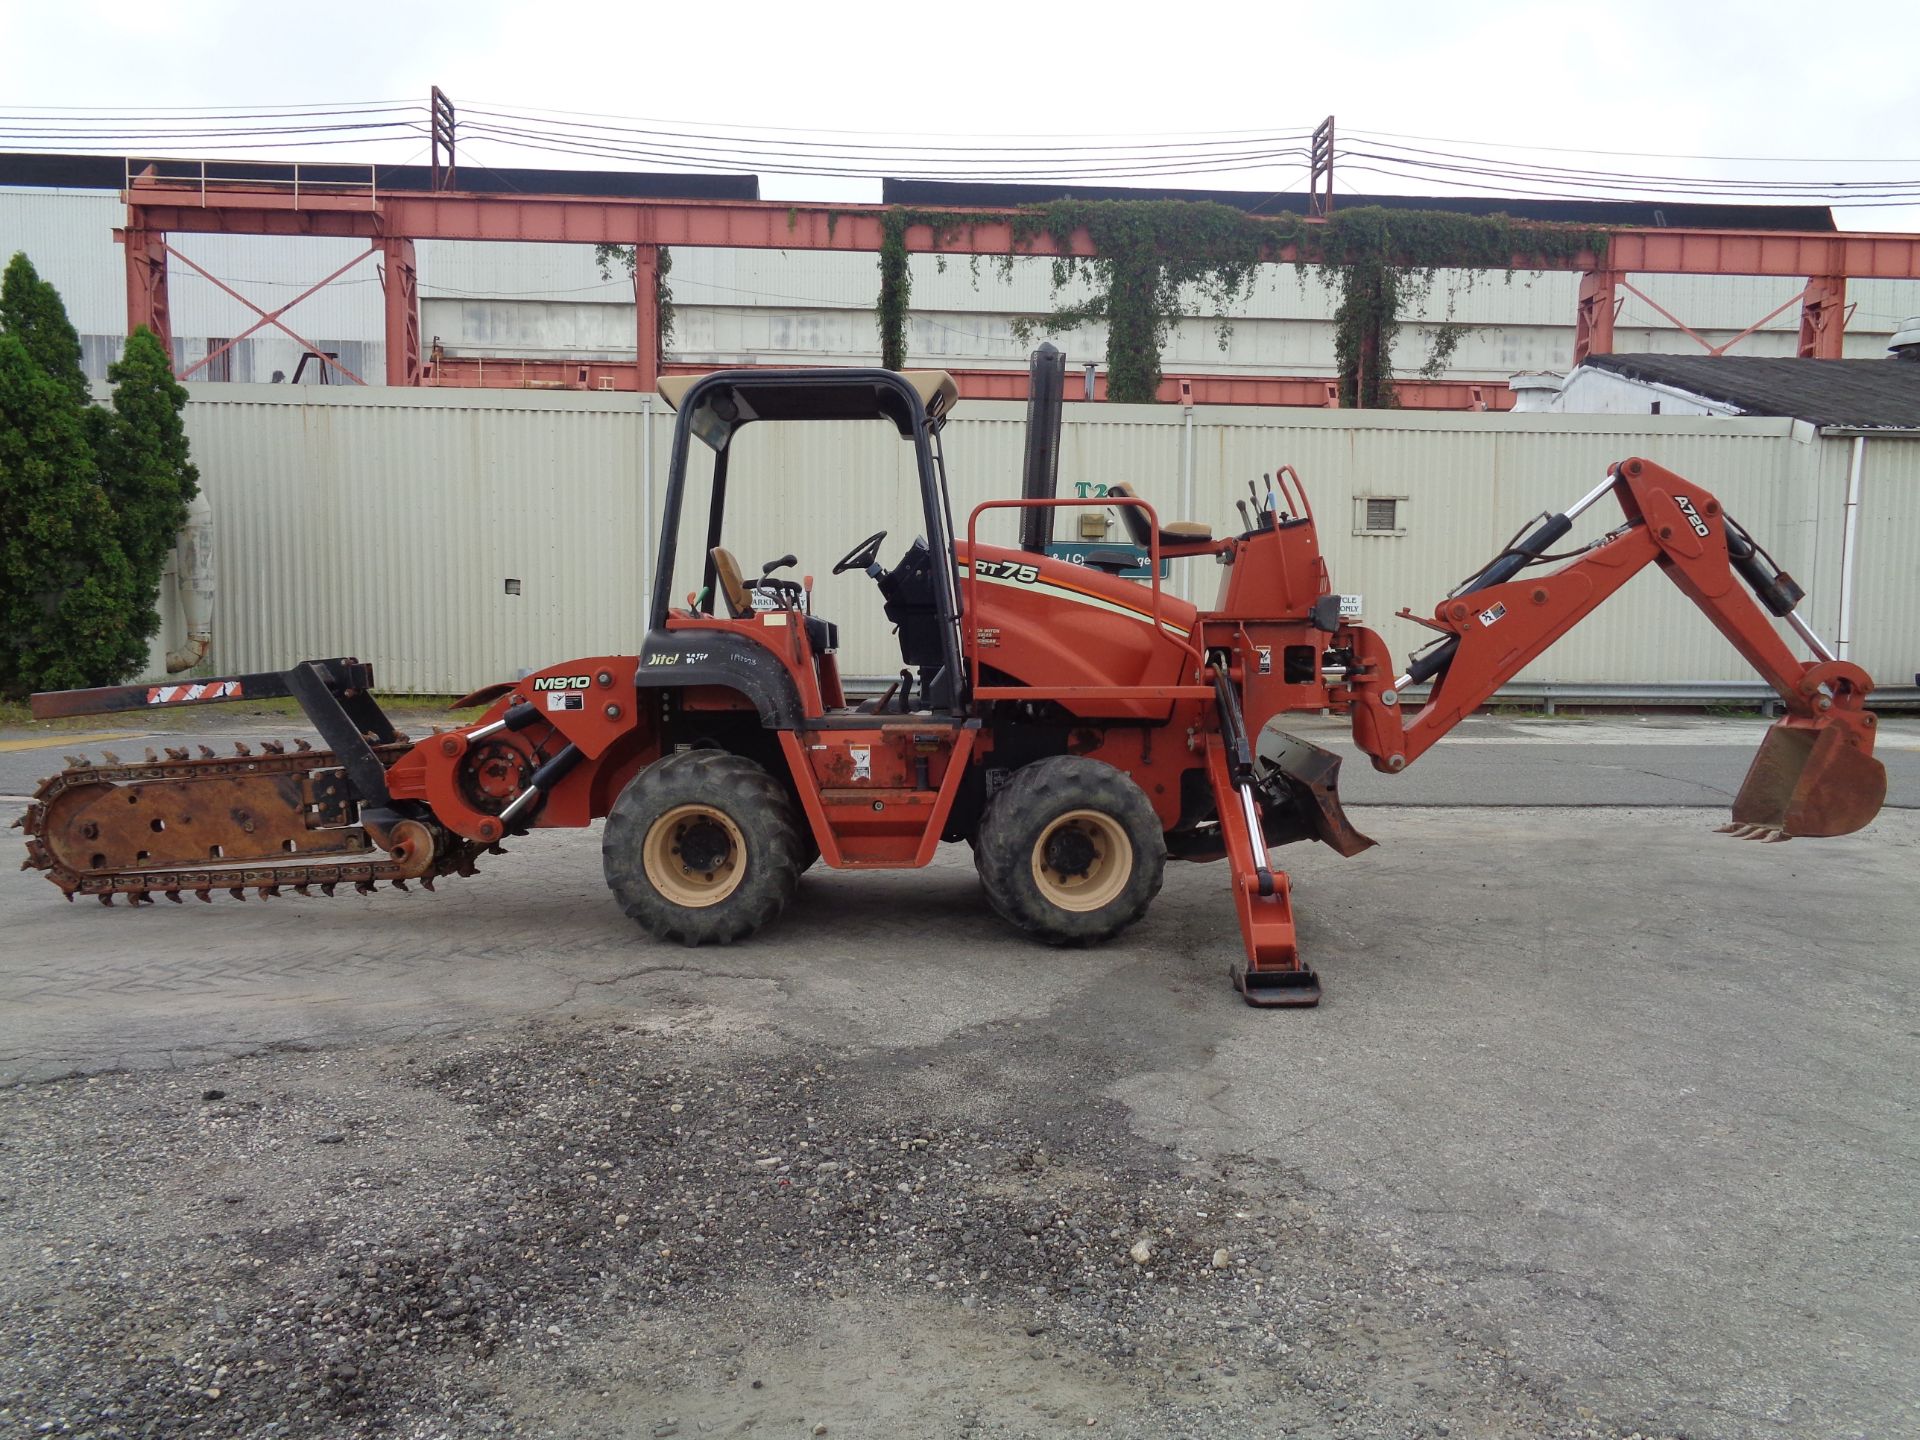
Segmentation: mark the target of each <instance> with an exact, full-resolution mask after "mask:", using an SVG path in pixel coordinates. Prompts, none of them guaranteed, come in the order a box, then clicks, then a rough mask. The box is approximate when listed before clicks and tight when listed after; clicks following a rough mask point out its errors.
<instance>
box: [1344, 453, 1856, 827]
mask: <svg viewBox="0 0 1920 1440" xmlns="http://www.w3.org/2000/svg"><path fill="white" fill-rule="evenodd" d="M1609 492H1611V493H1612V494H1614V495H1615V496H1616V497H1617V498H1618V499H1619V501H1620V506H1621V509H1622V510H1624V511H1625V512H1626V520H1625V523H1624V524H1622V525H1621V526H1620V527H1619V528H1618V529H1616V530H1614V531H1613V532H1611V533H1610V534H1608V535H1607V536H1605V537H1604V538H1603V539H1601V540H1599V541H1597V542H1596V543H1595V544H1593V545H1592V546H1590V547H1588V548H1587V549H1585V550H1584V551H1582V552H1581V553H1579V554H1578V555H1577V556H1575V557H1574V558H1573V559H1571V560H1569V561H1568V562H1567V563H1565V564H1563V565H1561V566H1560V567H1559V568H1558V569H1556V570H1552V571H1549V572H1547V573H1539V574H1535V573H1529V572H1530V570H1531V568H1532V567H1533V566H1534V565H1535V564H1537V563H1538V560H1539V558H1540V557H1541V556H1542V555H1543V554H1544V553H1545V552H1546V550H1547V549H1548V547H1550V546H1551V545H1552V544H1553V543H1554V542H1555V541H1557V540H1558V539H1560V538H1561V537H1562V536H1564V535H1565V534H1566V533H1567V531H1568V530H1569V529H1571V528H1572V523H1573V521H1574V520H1575V519H1577V518H1578V517H1579V515H1580V514H1581V512H1583V511H1584V510H1586V509H1587V508H1589V507H1590V506H1591V505H1593V504H1594V503H1595V502H1596V501H1598V500H1599V499H1600V498H1601V497H1602V496H1604V495H1606V494H1608V493H1609ZM1649 564H1657V565H1658V566H1660V568H1661V569H1662V570H1664V571H1665V572H1666V574H1667V576H1668V577H1669V578H1670V579H1671V580H1672V581H1673V582H1674V584H1676V585H1678V586H1679V587H1680V589H1681V590H1682V591H1683V592H1684V593H1685V594H1686V595H1687V597H1688V598H1689V599H1691V600H1692V601H1693V602H1694V604H1696V605H1698V606H1699V607H1700V608H1701V609H1702V610H1704V611H1705V612H1706V614H1707V618H1708V619H1710V620H1712V621H1713V623H1714V625H1715V627H1716V628H1718V629H1719V631H1720V633H1721V634H1723V635H1725V636H1726V637H1727V639H1728V640H1729V641H1731V642H1732V643H1733V646H1734V648H1735V649H1737V650H1738V651H1739V652H1740V653H1741V654H1742V655H1744V656H1745V657H1746V659H1747V661H1748V663H1749V664H1751V665H1752V666H1753V667H1754V669H1755V670H1757V671H1759V673H1760V674H1761V675H1762V676H1764V677H1765V678H1766V680H1767V682H1768V683H1769V684H1771V685H1772V686H1773V688H1774V689H1775V690H1776V691H1778V692H1779V695H1780V698H1781V700H1782V701H1783V702H1784V703H1785V706H1786V710H1787V713H1786V715H1785V717H1784V718H1783V719H1782V720H1781V721H1780V722H1779V723H1778V724H1777V725H1775V726H1774V728H1773V730H1772V731H1770V732H1769V734H1768V737H1767V741H1766V743H1765V744H1764V745H1763V746H1762V747H1761V751H1760V754H1759V756H1758V757H1756V759H1755V761H1754V765H1753V769H1752V770H1751V771H1749V773H1748V776H1747V782H1746V784H1745V786H1743V787H1742V789H1741V792H1740V796H1739V798H1738V799H1737V800H1736V801H1735V803H1734V811H1733V819H1734V822H1735V827H1737V828H1742V829H1745V830H1746V831H1747V832H1748V833H1754V834H1758V833H1759V832H1761V831H1764V832H1766V833H1765V837H1764V838H1769V839H1786V838H1790V837H1791V836H1794V835H1845V834H1848V833H1850V832H1852V831H1854V830H1858V829H1859V828H1861V827H1862V826H1863V825H1865V824H1867V823H1868V822H1869V821H1870V820H1872V819H1873V817H1874V815H1875V814H1877V813H1878V812H1879V809H1880V805H1881V802H1882V801H1883V800H1884V799H1885V798H1886V771H1885V769H1884V768H1883V767H1882V766H1881V765H1880V763H1879V762H1878V761H1877V760H1875V759H1874V758H1873V737H1874V725H1875V719H1874V715H1873V713H1872V712H1871V711H1869V710H1867V709H1865V708H1864V704H1865V700H1866V696H1867V694H1868V692H1869V691H1871V690H1872V689H1873V681H1872V679H1871V678H1869V676H1868V675H1867V673H1866V671H1864V670H1862V669H1861V668H1860V667H1859V666H1857V665H1852V664H1849V663H1847V662H1846V661H1844V660H1839V659H1836V658H1835V657H1834V655H1833V653H1832V652H1831V651H1830V650H1829V649H1828V648H1827V647H1826V645H1825V644H1823V643H1822V642H1821V640H1820V637H1819V636H1818V635H1816V634H1815V633H1814V632H1813V631H1812V629H1811V628H1809V627H1808V625H1807V624H1806V622H1805V621H1804V620H1802V619H1801V618H1800V617H1799V616H1798V615H1797V614H1795V613H1794V606H1795V605H1796V604H1797V603H1798V601H1799V600H1800V598H1801V593H1802V592H1801V590H1800V587H1799V586H1798V585H1796V584H1795V583H1794V582H1793V579H1792V577H1791V576H1789V575H1787V574H1786V573H1785V572H1784V571H1781V570H1778V569H1777V568H1775V567H1774V566H1773V565H1772V564H1771V562H1770V559H1769V557H1767V555H1766V552H1765V551H1764V550H1762V549H1760V547H1759V546H1758V545H1756V544H1755V543H1754V542H1753V540H1752V539H1751V537H1749V536H1748V535H1747V534H1746V532H1745V531H1743V530H1742V529H1741V528H1740V526H1739V524H1738V523H1737V522H1735V521H1733V520H1732V519H1731V518H1730V517H1729V516H1728V515H1727V514H1726V513H1725V511H1724V510H1723V509H1722V508H1721V505H1720V502H1719V501H1718V500H1716V499H1715V498H1714V497H1713V496H1712V495H1710V494H1709V493H1707V491H1705V490H1704V489H1702V488H1701V487H1700V486H1698V485H1695V484H1693V483H1692V482H1690V481H1687V480H1684V479H1682V478H1681V477H1680V476H1678V475H1675V474H1674V473H1673V472H1672V471H1670V470H1664V469H1662V468H1661V467H1660V466H1658V465H1655V464H1653V463H1651V462H1650V461H1646V460H1627V461H1623V462H1622V463H1620V464H1619V465H1616V466H1615V467H1614V468H1613V469H1612V471H1611V472H1609V474H1608V476H1607V479H1606V482H1605V483H1604V484H1602V485H1600V486H1599V487H1597V488H1596V489H1595V490H1594V491H1592V492H1591V493H1590V494H1588V495H1587V496H1586V497H1584V498H1583V499H1582V500H1581V501H1580V502H1579V504H1577V505H1575V506H1573V507H1572V508H1571V509H1569V510H1568V511H1566V512H1565V513H1564V514H1560V515H1554V516H1551V517H1549V518H1548V519H1546V520H1545V521H1543V522H1542V523H1541V525H1540V526H1539V527H1538V528H1537V529H1536V530H1535V531H1534V532H1533V533H1532V534H1530V535H1528V536H1527V537H1526V538H1525V539H1524V540H1521V541H1519V542H1517V543H1516V544H1515V545H1514V546H1512V547H1510V548H1509V549H1507V550H1506V551H1503V552H1502V553H1501V554H1500V555H1499V556H1498V557H1496V558H1495V559H1494V560H1493V561H1492V562H1491V563H1490V564H1489V565H1488V566H1486V567H1485V568H1484V569H1483V570H1481V571H1480V572H1479V574H1477V575H1476V576H1475V577H1474V578H1473V579H1472V580H1470V581H1468V582H1467V583H1466V584H1464V585H1463V586H1461V587H1460V589H1458V590H1457V591H1455V592H1454V593H1453V594H1452V595H1451V596H1449V597H1448V598H1447V599H1445V600H1443V601H1442V602H1441V603H1440V605H1439V607H1438V608H1437V609H1436V610H1435V611H1434V615H1433V621H1432V622H1431V623H1432V625H1433V627H1434V628H1435V629H1437V630H1439V631H1441V632H1442V633H1443V636H1444V638H1443V639H1441V640H1440V641H1438V642H1437V643H1436V644H1435V645H1434V646H1432V647H1431V648H1430V649H1428V650H1427V651H1426V652H1425V653H1423V654H1422V655H1420V656H1419V657H1416V659H1415V660H1414V661H1413V662H1412V663H1411V664H1410V665H1409V666H1408V669H1407V671H1406V672H1405V673H1404V674H1402V675H1400V676H1398V677H1397V678H1389V677H1392V676H1393V671H1392V668H1391V658H1390V656H1389V655H1388V652H1387V649H1386V644H1385V642H1384V641H1382V640H1381V639H1380V637H1379V636H1378V635H1376V634H1374V633H1373V632H1372V631H1370V630H1365V629H1360V628H1358V627H1356V628H1354V630H1353V631H1352V634H1351V640H1352V643H1353V651H1354V658H1355V662H1356V663H1355V665H1354V667H1353V670H1352V672H1351V673H1350V674H1349V675H1348V677H1347V687H1348V689H1349V692H1350V694H1349V699H1350V701H1351V705H1352V719H1353V734H1354V740H1355V743H1357V744H1358V745H1359V746H1360V748H1361V749H1362V750H1364V751H1366V752H1367V754H1369V755H1370V756H1372V757H1373V764H1374V768H1375V769H1378V770H1384V771H1388V772H1398V771H1400V770H1402V769H1404V768H1405V767H1406V766H1407V765H1409V764H1411V763H1412V762H1413V761H1414V760H1416V759H1418V758H1419V757H1420V756H1421V755H1422V754H1423V753H1425V751H1426V750H1427V748H1428V747H1429V746H1431V745H1432V744H1433V743H1434V742H1435V741H1436V740H1438V739H1439V738H1440V737H1441V736H1443V735H1445V734H1446V733H1447V732H1448V731H1449V730H1451V729H1452V728H1453V727H1454V726H1455V725H1457V724H1459V723H1460V721H1461V720H1463V719H1465V718H1466V717H1467V716H1468V715H1470V714H1472V713H1473V712H1474V710H1476V709H1477V708H1478V707H1479V706H1481V705H1483V704H1485V703H1486V702H1487V701H1488V700H1489V699H1490V698H1491V697H1492V696H1493V694H1494V692H1495V691H1496V690H1498V689H1499V688H1500V687H1501V686H1502V685H1504V684H1505V683H1506V682H1507V681H1508V680H1511V679H1512V678H1513V677H1514V676H1515V675H1516V674H1518V673H1519V671H1520V670H1521V669H1522V668H1523V667H1524V666H1526V665H1527V664H1528V663H1529V662H1531V661H1532V660H1533V659H1534V658H1535V657H1536V656H1538V655H1539V654H1540V653H1541V652H1542V651H1544V650H1545V649H1546V648H1547V647H1548V646H1549V645H1551V644H1553V642H1554V641H1556V640H1558V639H1559V638H1560V637H1561V636H1562V635H1564V634H1566V633H1567V631H1569V630H1571V629H1572V628H1573V627H1574V626H1575V625H1577V624H1579V623H1580V621H1581V620H1583V619H1585V618H1586V616H1587V615H1588V614H1590V613H1591V612H1592V611H1593V610H1594V609H1596V608H1597V607H1598V606H1599V605H1600V604H1601V603H1602V602H1604V601H1605V600H1606V599H1607V597H1608V596H1610V595H1612V594H1613V593H1614V592H1615V591H1616V590H1618V589H1619V588H1620V587H1621V586H1622V585H1624V584H1626V582H1627V581H1628V580H1630V579H1632V578H1633V576H1634V575H1635V574H1637V573H1638V572H1639V571H1640V570H1642V569H1644V568H1645V567H1646V566H1647V565H1649ZM1743 582H1744V583H1743ZM1769 612H1770V613H1771V614H1772V615H1774V616H1778V617H1780V618H1782V619H1784V620H1786V621H1787V623H1788V624H1789V625H1791V626H1792V627H1793V628H1794V630H1795V631H1796V632H1797V633H1798V634H1799V635H1800V637H1801V638H1802V639H1803V640H1804V641H1805V642H1806V643H1807V645H1808V647H1809V648H1810V649H1812V651H1813V652H1814V654H1815V655H1816V656H1817V657H1818V658H1817V659H1815V660H1811V661H1804V660H1798V659H1796V658H1795V657H1794V655H1793V652H1792V651H1791V650H1790V649H1789V648H1788V647H1787V644H1786V642H1785V641H1784V640H1782V639H1781V637H1780V635H1779V632H1778V631H1776V630H1775V629H1774V627H1773V624H1772V622H1771V620H1770V619H1769ZM1428 679H1431V680H1432V682H1433V689H1432V693H1431V694H1430V696H1429V697H1428V700H1427V703H1426V704H1425V705H1423V706H1422V707H1421V708H1420V709H1419V711H1418V712H1417V713H1416V714H1414V715H1413V716H1412V718H1411V719H1407V718H1405V717H1404V716H1403V715H1402V707H1401V704H1400V700H1401V695H1402V692H1403V691H1404V690H1405V688H1406V686H1407V685H1409V684H1411V683H1416V682H1420V681H1424V680H1428Z"/></svg>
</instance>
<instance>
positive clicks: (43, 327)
mask: <svg viewBox="0 0 1920 1440" xmlns="http://www.w3.org/2000/svg"><path fill="white" fill-rule="evenodd" d="M0 330H5V331H6V332H7V333H8V334H9V335H13V336H15V337H17V338H18V339H19V341H20V343H21V344H22V345H24V346H26V347H27V354H29V355H31V356H32V357H33V361H34V363H35V364H36V365H38V366H39V367H40V368H41V369H42V370H44V371H45V372H46V373H47V374H48V375H49V376H50V377H52V379H53V380H55V381H56V382H57V383H58V384H59V385H61V386H62V387H63V388H64V389H65V390H66V391H67V393H68V395H69V397H70V398H71V399H72V401H73V403H74V404H75V405H91V404H92V403H93V394H92V392H91V391H90V390H89V389H88V388H87V374H86V371H85V370H83V369H81V367H80V337H79V336H78V335H77V334H75V333H74V329H73V322H72V321H71V320H69V319H68V318H67V307H66V306H65V305H63V304H62V303H61V302H60V292H59V291H58V290H56V289H54V288H53V286H52V285H50V284H48V283H47V282H46V281H45V280H42V279H41V278H40V272H39V271H37V270H35V269H34V268H33V262H32V261H31V260H29V259H27V256H26V252H25V251H20V252H18V253H16V254H15V255H14V257H13V259H12V260H11V261H9V262H8V263H7V269H6V274H5V276H4V277H0Z"/></svg>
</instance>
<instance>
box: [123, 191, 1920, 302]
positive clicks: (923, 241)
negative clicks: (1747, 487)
mask: <svg viewBox="0 0 1920 1440" xmlns="http://www.w3.org/2000/svg"><path fill="white" fill-rule="evenodd" d="M123 198H124V199H125V201H126V203H127V206H128V209H129V212H130V216H129V223H130V225H131V226H133V227H134V228H145V229H149V230H158V231H179V232H198V233H214V234H229V235H346V236H364V237H366V238H368V239H374V238H378V237H381V236H384V235H404V236H407V237H408V238H410V239H414V240H531V241H546V242H552V243H556V244H574V245H594V244H600V243H609V244H618V245H635V244H656V245H690V246H719V247H725V248H731V249H746V250H848V251H876V250H878V249H879V248H880V240H881V220H882V217H883V216H884V215H885V213H886V210H887V207H885V206H880V205H847V206H822V205H782V204H779V203H778V202H774V201H764V200H709V201H694V200H646V199H625V198H618V197H615V198H608V197H592V196H569V195H494V194H487V195H479V194H465V193H460V192H457V191H448V192H443V193H439V194H434V193H431V192H428V191H395V192H392V193H389V194H384V195H377V196H373V197H371V199H369V197H368V196H366V195H363V194H360V193H357V192H355V193H340V194H318V195H316V194H313V193H311V192H304V193H301V194H299V195H295V193H294V192H293V191H292V190H291V189H290V188H273V187H267V186H258V185H231V186H226V187H223V188H220V189H210V190H207V191H205V192H204V193H203V192H202V191H201V190H200V189H199V187H197V186H195V185H190V184H182V183H173V182H168V181H165V180H144V181H137V182H136V183H135V184H134V186H133V187H132V188H131V189H129V190H127V191H125V192H124V193H123ZM952 213H953V214H954V215H956V216H966V217H971V218H968V219H965V220H962V221H960V222H959V223H957V224H956V225H954V226H949V227H943V229H942V231H941V233H940V234H938V235H936V234H935V233H934V231H933V227H931V226H928V225H915V226H910V227H909V228H908V230H907V235H906V243H907V248H908V249H909V250H915V251H922V252H929V253H931V252H939V253H942V254H951V255H1006V254H1032V255H1056V254H1072V255H1083V256H1084V255H1092V254H1094V253H1096V252H1095V251H1094V248H1093V244H1092V241H1091V239H1090V238H1089V237H1088V235H1087V233H1086V232H1085V231H1084V230H1081V231H1075V232H1074V233H1073V234H1071V235H1069V236H1067V237H1065V240H1064V242H1062V241H1060V240H1059V239H1058V238H1056V237H1052V236H1044V235H1043V236H1038V237H1034V238H1033V239H1031V240H1030V241H1023V242H1021V243H1020V244H1017V245H1016V244H1015V242H1014V234H1013V230H1014V224H1013V222H1014V218H1015V216H1016V215H1017V214H1019V213H1020V212H1018V211H1014V210H1008V209H1001V208H985V207H974V208H970V209H956V210H955V211H953V212H952ZM1316 223H1318V222H1315V221H1311V220H1310V221H1308V222H1307V224H1308V226H1309V227H1311V226H1313V225H1314V224H1316ZM1316 258H1318V257H1317V252H1316V251H1315V248H1314V246H1313V245H1312V242H1311V240H1308V241H1307V242H1306V243H1304V244H1300V245H1296V244H1294V243H1292V242H1291V241H1287V242H1282V243H1276V244H1275V245H1274V246H1273V247H1272V248H1271V249H1270V250H1269V252H1268V259H1269V260H1273V261H1292V260H1300V259H1305V260H1308V261H1312V260H1314V259H1316ZM1512 260H1513V266H1514V268H1518V269H1540V270H1576V271H1590V270H1600V269H1602V268H1603V267H1604V268H1605V269H1607V270H1613V271H1625V272H1630V273H1642V274H1666V275H1782V276H1794V277H1804V276H1807V275H1851V276H1857V277H1861V278H1877V279H1900V280H1913V279H1920V235H1906V234H1894V233H1888V234H1877V233H1876V234H1863V233H1847V232H1837V233H1821V232H1812V231H1808V232H1798V231H1757V230H1702V229H1691V230H1671V229H1670V230H1641V229H1616V230H1613V231H1610V232H1609V243H1608V247H1607V252H1606V256H1605V258H1604V261H1603V260H1602V257H1600V256H1598V255H1594V254H1592V253H1586V252H1582V253H1576V254H1573V255H1567V256H1559V257H1548V256H1540V255H1515V256H1514V257H1512Z"/></svg>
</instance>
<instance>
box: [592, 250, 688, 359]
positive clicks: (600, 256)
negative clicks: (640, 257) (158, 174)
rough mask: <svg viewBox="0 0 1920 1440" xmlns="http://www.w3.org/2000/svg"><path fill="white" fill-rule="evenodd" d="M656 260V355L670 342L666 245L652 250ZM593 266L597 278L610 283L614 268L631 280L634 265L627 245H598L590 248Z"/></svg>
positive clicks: (670, 289)
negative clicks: (598, 269) (594, 265)
mask: <svg viewBox="0 0 1920 1440" xmlns="http://www.w3.org/2000/svg"><path fill="white" fill-rule="evenodd" d="M656 250H657V253H658V255H659V257H660V268H659V269H658V270H657V271H655V272H654V274H655V279H654V288H653V294H654V306H655V313H656V314H657V315H658V316H659V317H660V353H661V354H662V355H664V354H666V350H667V346H669V345H671V344H672V343H673V318H674V316H673V287H672V286H671V285H669V284H668V283H667V276H669V275H671V274H672V273H673V252H672V251H671V250H669V249H668V248H667V247H666V246H664V245H661V246H658V247H656ZM593 259H594V263H595V264H597V265H598V266H599V267H600V278H601V279H602V280H611V279H612V278H613V272H614V267H615V266H618V267H619V268H620V269H621V270H623V271H624V272H625V273H626V276H627V278H628V279H629V280H631V279H632V278H633V272H634V267H635V265H636V264H637V263H638V262H637V261H636V259H635V256H634V248H633V246H631V245H609V244H605V243H602V244H599V245H596V246H594V247H593Z"/></svg>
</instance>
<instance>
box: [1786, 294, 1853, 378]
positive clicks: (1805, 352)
mask: <svg viewBox="0 0 1920 1440" xmlns="http://www.w3.org/2000/svg"><path fill="white" fill-rule="evenodd" d="M1846 315H1847V277H1846V276H1844V275H1816V276H1814V277H1813V278H1812V279H1811V280H1809V281H1807V288H1806V289H1805V290H1804V291H1802V292H1801V296H1800V345H1799V349H1798V350H1797V351H1796V352H1795V353H1796V354H1798V355H1799V356H1800V357H1801V358H1802V359H1803V360H1838V359H1840V358H1841V356H1842V355H1844V354H1845V353H1846V351H1845V348H1844V347H1845V344H1846V338H1847V335H1846V329H1847V324H1846Z"/></svg>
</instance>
